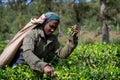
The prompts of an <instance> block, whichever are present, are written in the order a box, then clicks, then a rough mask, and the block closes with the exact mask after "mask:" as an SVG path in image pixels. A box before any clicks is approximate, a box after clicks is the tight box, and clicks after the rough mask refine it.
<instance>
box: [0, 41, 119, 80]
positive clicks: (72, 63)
mask: <svg viewBox="0 0 120 80" xmlns="http://www.w3.org/2000/svg"><path fill="white" fill-rule="evenodd" d="M53 67H54V69H55V76H54V78H50V77H48V76H46V75H45V74H44V76H43V77H44V80H50V79H51V80H119V79H120V45H119V44H105V43H95V44H85V45H84V44H80V45H78V46H77V48H76V49H75V50H74V51H73V53H72V54H71V55H70V56H69V57H68V58H67V59H59V63H57V64H56V65H53ZM0 79H1V80H7V79H9V80H39V79H40V73H39V72H38V73H35V72H34V71H32V70H31V69H30V67H29V66H27V65H20V66H18V67H16V68H10V67H7V68H6V69H5V70H2V69H0Z"/></svg>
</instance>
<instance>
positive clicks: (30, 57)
mask: <svg viewBox="0 0 120 80" xmlns="http://www.w3.org/2000/svg"><path fill="white" fill-rule="evenodd" d="M35 39H36V34H35V31H31V32H29V33H28V34H27V35H26V36H25V38H24V39H23V57H24V59H25V61H26V62H27V64H29V65H30V67H31V68H32V69H34V70H38V71H41V72H43V68H44V67H45V66H46V65H48V63H46V62H44V61H43V60H42V59H40V58H38V57H37V56H36V55H35V54H34V48H35V47H34V46H35Z"/></svg>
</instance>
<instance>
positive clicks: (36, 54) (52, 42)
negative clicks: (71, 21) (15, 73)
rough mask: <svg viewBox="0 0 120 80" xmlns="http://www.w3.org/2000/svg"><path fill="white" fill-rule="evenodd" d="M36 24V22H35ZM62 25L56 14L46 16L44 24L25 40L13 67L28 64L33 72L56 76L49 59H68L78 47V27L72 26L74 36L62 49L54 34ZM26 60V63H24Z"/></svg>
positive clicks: (39, 25) (31, 32)
mask: <svg viewBox="0 0 120 80" xmlns="http://www.w3.org/2000/svg"><path fill="white" fill-rule="evenodd" d="M33 22H34V21H33ZM59 23H60V18H59V16H58V15H57V14H56V13H54V12H48V13H46V14H45V20H44V21H43V23H40V24H38V25H37V26H36V27H35V28H34V29H32V30H31V31H30V32H29V33H27V35H26V36H25V37H24V39H23V43H22V46H21V49H20V50H19V51H18V53H20V54H19V55H16V58H15V59H14V60H13V61H12V63H11V64H12V66H13V65H17V64H20V63H24V62H25V63H27V64H29V65H30V67H31V68H32V69H33V70H37V71H41V72H44V73H45V74H47V75H48V76H51V77H52V76H53V75H54V70H53V68H52V67H51V65H49V63H48V61H49V58H51V56H52V58H53V55H57V56H58V57H60V58H66V57H68V56H69V55H70V54H71V53H72V51H73V50H74V49H75V47H76V46H77V36H76V35H77V33H78V31H79V30H78V27H77V26H76V25H74V26H72V30H73V31H74V35H72V36H70V38H69V40H68V41H67V43H66V45H65V46H64V47H63V48H62V47H61V46H60V44H59V42H58V40H57V37H56V36H55V35H54V34H53V32H54V31H55V30H56V29H57V28H58V24H59ZM24 60H25V61H24Z"/></svg>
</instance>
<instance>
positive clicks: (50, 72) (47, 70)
mask: <svg viewBox="0 0 120 80" xmlns="http://www.w3.org/2000/svg"><path fill="white" fill-rule="evenodd" d="M44 73H45V74H47V75H48V76H50V77H53V76H54V69H53V68H51V67H50V66H49V65H47V66H45V67H44Z"/></svg>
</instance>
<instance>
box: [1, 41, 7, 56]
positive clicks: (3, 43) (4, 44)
mask: <svg viewBox="0 0 120 80" xmlns="http://www.w3.org/2000/svg"><path fill="white" fill-rule="evenodd" d="M5 46H6V43H5V42H3V41H0V54H1V53H2V51H3V49H4V48H5Z"/></svg>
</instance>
